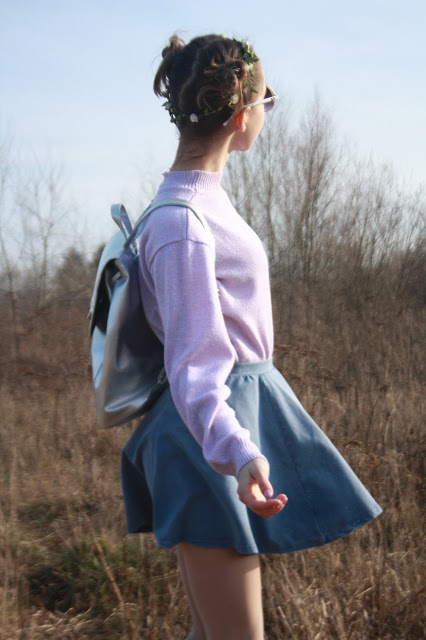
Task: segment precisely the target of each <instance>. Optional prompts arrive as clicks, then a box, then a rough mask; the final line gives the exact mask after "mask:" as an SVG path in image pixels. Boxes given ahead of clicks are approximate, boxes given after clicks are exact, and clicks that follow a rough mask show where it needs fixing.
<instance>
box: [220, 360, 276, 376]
mask: <svg viewBox="0 0 426 640" xmlns="http://www.w3.org/2000/svg"><path fill="white" fill-rule="evenodd" d="M273 368H274V364H273V362H272V358H269V359H268V360H260V362H237V364H234V366H233V367H232V371H231V373H230V374H229V375H230V376H233V375H255V374H261V373H267V372H268V371H272V369H273Z"/></svg>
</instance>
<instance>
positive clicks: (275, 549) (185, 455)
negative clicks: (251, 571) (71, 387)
mask: <svg viewBox="0 0 426 640" xmlns="http://www.w3.org/2000/svg"><path fill="white" fill-rule="evenodd" d="M227 385H228V387H229V388H230V390H231V395H230V398H229V399H228V404H229V405H230V406H231V407H232V408H233V409H234V410H235V412H236V417H237V419H238V421H239V423H240V424H241V425H242V426H243V427H244V428H246V429H248V430H249V431H250V436H251V439H252V440H253V441H254V442H255V443H256V444H257V445H258V446H259V448H260V450H261V451H262V453H263V454H264V455H265V456H266V458H267V459H268V461H269V464H270V481H271V483H272V486H273V487H274V490H275V493H278V492H279V493H285V494H286V495H287V496H288V503H287V504H286V506H285V507H284V509H283V510H282V511H281V512H280V513H278V514H276V515H274V516H272V517H271V518H268V519H266V520H265V519H263V518H261V517H260V516H258V515H256V514H255V513H253V512H252V511H250V510H249V509H247V508H246V507H245V506H244V505H243V504H242V502H240V501H239V499H238V495H237V481H236V479H235V478H234V477H233V476H223V475H220V474H219V473H217V472H216V471H214V470H213V469H212V468H211V467H210V466H209V465H208V464H207V462H206V461H205V460H204V457H203V454H202V450H201V447H200V446H199V445H198V444H197V442H196V441H195V439H194V438H193V436H192V435H191V433H190V432H189V430H188V428H187V427H186V425H185V424H184V422H183V421H182V419H181V418H180V416H179V414H178V412H177V410H176V407H175V405H174V403H173V400H172V397H171V394H170V389H166V391H164V392H163V394H162V395H161V396H160V397H159V399H158V400H157V402H156V403H155V405H154V406H153V407H152V409H151V410H150V411H149V412H148V413H147V415H146V416H145V417H144V418H143V420H142V422H141V424H140V425H139V427H138V428H137V429H136V431H135V432H134V433H133V435H132V436H131V438H130V440H129V441H128V443H127V444H126V445H125V447H124V449H123V454H122V486H123V494H124V503H125V510H126V519H127V527H128V531H129V532H130V533H137V532H151V531H153V532H154V534H155V536H156V539H157V542H158V545H159V546H160V547H173V546H174V545H176V544H178V543H180V542H187V543H189V544H193V545H196V546H200V547H232V548H234V549H236V550H237V551H238V552H240V553H244V554H250V553H286V552H289V551H296V550H297V549H305V548H307V547H314V546H318V545H322V544H325V543H327V542H331V541H332V540H336V539H337V538H340V537H341V536H345V535H347V534H348V533H350V532H351V531H352V530H353V529H355V528H356V527H359V526H361V525H363V524H365V523H366V522H369V521H370V520H372V519H373V518H375V517H376V516H378V515H379V513H381V508H380V506H379V505H378V504H377V503H376V502H375V501H374V500H373V498H372V497H371V495H370V494H369V493H368V491H367V489H366V488H365V487H364V486H363V484H362V483H361V482H360V480H359V479H358V477H357V476H356V475H355V473H354V472H353V471H352V469H351V468H350V467H349V465H348V464H347V462H346V461H345V460H344V459H343V458H342V456H341V455H340V453H339V452H338V451H337V449H336V448H335V447H334V445H333V444H332V443H331V442H330V440H329V439H328V438H327V436H326V435H325V434H324V433H323V432H322V431H321V429H320V428H319V427H318V426H317V425H316V424H315V422H314V421H313V420H312V418H310V416H309V415H308V414H307V413H306V411H305V410H304V409H303V407H302V405H301V404H300V402H299V401H298V399H297V398H296V396H295V395H294V393H293V391H292V390H291V389H290V387H289V385H288V384H287V382H286V381H285V380H284V378H283V377H282V375H281V374H280V373H279V371H278V370H277V369H275V368H274V366H273V364H272V360H268V361H265V362H258V363H254V364H237V365H235V367H234V368H233V370H232V372H231V374H230V376H229V378H228V381H227Z"/></svg>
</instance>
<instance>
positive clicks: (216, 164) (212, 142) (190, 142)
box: [170, 136, 230, 172]
mask: <svg viewBox="0 0 426 640" xmlns="http://www.w3.org/2000/svg"><path fill="white" fill-rule="evenodd" d="M229 153H230V151H229V138H228V137H226V138H225V137H219V136H215V137H214V138H205V139H204V138H189V139H188V138H185V137H184V136H182V138H181V140H180V142H179V146H178V150H177V153H176V158H175V161H174V162H173V164H172V166H171V167H170V170H171V171H195V170H198V171H209V172H220V171H223V169H224V167H225V165H226V163H227V161H228V158H229Z"/></svg>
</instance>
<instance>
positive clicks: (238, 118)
mask: <svg viewBox="0 0 426 640" xmlns="http://www.w3.org/2000/svg"><path fill="white" fill-rule="evenodd" d="M247 111H248V109H242V110H241V111H238V113H236V114H235V116H234V123H235V126H236V127H237V129H239V130H240V131H242V132H243V133H244V131H245V130H246V113H247Z"/></svg>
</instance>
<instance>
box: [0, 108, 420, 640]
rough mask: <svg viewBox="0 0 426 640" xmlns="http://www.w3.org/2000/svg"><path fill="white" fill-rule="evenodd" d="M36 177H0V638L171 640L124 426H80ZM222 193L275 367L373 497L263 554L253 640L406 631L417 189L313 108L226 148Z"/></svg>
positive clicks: (413, 569) (410, 631)
mask: <svg viewBox="0 0 426 640" xmlns="http://www.w3.org/2000/svg"><path fill="white" fill-rule="evenodd" d="M2 148H3V147H1V145H0V152H1V151H2ZM6 160H7V157H6ZM355 160H356V159H355ZM3 165H4V166H6V168H7V163H6V164H5V160H4V159H3V156H2V154H1V153H0V168H1V167H2V166H3ZM0 173H2V175H7V172H5V171H0ZM55 175H56V174H55V173H52V172H47V173H46V172H41V173H40V172H39V173H38V174H37V175H36V178H37V179H36V180H35V181H33V182H32V183H31V184H30V185H27V186H26V188H25V190H24V193H25V194H27V198H26V199H25V200H22V197H21V198H18V199H14V197H13V193H12V192H14V190H15V187H16V185H15V184H14V183H13V185H12V186H13V189H12V186H10V185H9V187H8V185H7V183H3V182H2V181H0V205H1V203H2V202H3V205H4V206H6V205H7V206H8V204H10V207H11V209H10V211H8V212H6V213H8V215H7V216H6V219H12V218H13V220H14V222H15V219H17V220H18V221H19V220H20V221H21V226H22V234H21V235H22V238H23V242H22V244H21V245H19V246H18V247H16V248H15V249H16V251H15V253H14V252H13V251H10V247H9V245H8V244H7V240H8V239H9V236H8V235H7V233H6V229H7V228H6V227H5V226H2V225H0V245H1V249H2V251H1V253H0V267H1V275H2V283H3V288H2V289H0V335H1V343H0V344H1V346H0V411H1V416H2V421H1V426H0V539H1V542H2V544H1V547H0V549H1V553H0V640H3V639H4V640H12V639H19V640H41V639H44V638H46V639H48V638H51V639H54V640H56V639H58V640H59V639H61V640H76V639H78V640H86V639H87V640H89V639H90V640H93V639H99V640H100V639H107V640H127V639H129V640H142V639H150V640H163V639H172V640H181V639H183V638H184V637H185V635H186V634H187V633H188V629H189V624H190V620H189V615H188V610H187V607H186V603H185V598H184V594H183V590H182V587H181V583H180V580H179V576H178V572H177V567H176V558H175V555H174V552H173V551H171V552H163V551H159V550H157V548H156V546H155V541H154V539H153V537H152V536H148V535H145V536H129V535H127V533H126V530H125V522H124V512H123V505H122V498H121V490H120V479H119V467H120V450H121V447H122V445H123V444H124V442H125V441H126V439H127V438H128V437H129V435H130V433H131V430H132V425H128V426H124V427H121V428H118V429H115V430H111V431H107V432H105V431H100V430H99V429H98V427H97V424H96V418H95V413H94V405H93V399H92V391H91V380H90V374H89V372H88V370H87V360H88V351H89V345H88V339H87V323H86V313H87V307H88V297H89V294H90V292H89V287H90V284H91V282H92V279H93V274H92V275H91V267H93V265H90V264H88V263H87V262H86V261H85V260H84V259H83V256H81V255H80V253H79V252H78V251H75V250H73V249H70V250H69V251H68V253H67V254H65V255H64V260H63V263H62V264H61V265H59V266H58V268H57V269H56V272H55V273H53V272H52V270H49V269H47V267H46V265H47V263H49V265H52V264H54V249H56V248H57V245H56V243H54V242H53V241H52V234H50V233H49V234H47V236H46V229H52V227H51V225H52V224H53V223H56V221H57V220H60V219H61V215H62V214H63V213H64V211H65V209H64V207H65V204H64V202H63V201H62V200H61V199H60V198H59V199H55V202H54V203H53V204H54V206H53V208H52V207H50V208H49V207H46V206H45V203H44V202H38V200H37V199H36V200H34V197H33V196H34V194H36V195H37V194H38V193H39V190H37V189H36V190H34V188H30V187H31V186H34V185H38V184H41V185H42V186H44V188H46V187H49V185H50V178H51V176H55ZM5 185H6V186H5ZM21 186H22V185H21ZM23 186H25V185H23ZM227 188H228V190H229V191H230V194H231V198H232V200H233V202H235V203H236V205H237V207H238V210H239V211H240V212H241V213H242V214H243V215H245V217H246V219H247V220H248V222H249V223H250V224H252V226H253V227H254V228H255V229H256V230H257V231H258V233H259V234H260V235H261V237H262V239H263V241H264V245H265V247H266V249H267V251H268V253H269V257H270V262H271V276H272V285H273V300H274V313H275V327H276V350H275V354H274V358H275V364H276V365H277V366H278V368H279V369H280V370H281V371H282V373H283V374H284V376H285V377H286V378H287V379H288V381H289V383H290V384H291V386H292V387H293V389H294V390H295V392H296V393H297V395H298V396H299V398H300V399H301V401H302V403H303V404H304V405H305V407H306V408H307V409H308V411H309V412H310V413H311V415H312V416H313V417H314V419H315V420H316V421H317V422H318V424H319V425H320V426H321V427H322V428H323V430H324V431H325V432H326V433H327V435H328V436H329V437H330V438H331V440H332V441H333V442H334V443H335V444H336V446H337V447H338V449H339V450H340V451H341V452H342V453H343V455H344V456H345V458H346V459H347V460H348V462H349V463H350V464H351V466H352V467H353V469H354V470H355V472H356V473H357V474H358V475H359V476H360V478H361V479H362V481H363V482H364V484H365V485H366V486H367V488H368V489H369V490H370V492H371V493H372V495H373V496H374V497H375V498H376V500H377V501H378V502H379V504H381V506H382V507H383V509H384V513H383V514H382V515H381V516H380V517H379V518H377V519H376V520H375V521H373V522H372V523H370V524H368V525H366V526H365V527H362V528H361V529H358V530H356V531H355V532H353V533H352V534H351V535H350V536H348V537H345V538H342V539H340V540H338V541H336V542H333V543H332V544H329V545H326V546H324V547H320V548H315V549H310V550H307V551H301V552H296V553H291V554H286V555H282V556H270V557H265V558H264V559H263V573H264V583H263V584H264V603H265V622H266V638H267V640H289V639H293V640H330V639H335V640H390V639H394V640H420V639H422V640H423V638H424V626H425V608H424V594H425V583H424V574H425V562H424V556H423V555H422V545H423V537H424V519H423V514H424V497H425V494H424V481H423V478H424V469H423V464H424V462H423V461H424V401H423V384H424V371H423V369H424V326H425V325H424V308H425V306H424V303H425V299H426V295H425V293H424V281H425V264H426V259H425V255H426V252H425V244H424V235H422V229H423V230H424V219H425V209H426V207H425V203H424V194H423V192H422V191H421V190H418V191H416V192H410V193H407V192H405V191H404V190H403V189H401V188H400V184H399V183H398V181H397V180H396V179H395V176H394V175H393V174H392V172H391V171H390V170H389V168H388V167H385V168H384V169H377V168H376V167H374V166H372V164H371V163H366V164H361V165H360V164H359V163H358V162H357V161H353V154H351V153H350V154H349V155H348V154H347V153H346V151H345V150H344V149H343V148H342V147H339V146H338V145H337V143H336V140H335V138H334V137H333V130H332V127H331V122H330V119H329V117H328V115H327V114H326V113H324V112H323V111H322V109H321V105H320V104H319V103H318V102H316V103H314V104H313V105H312V106H311V107H310V110H308V111H307V114H306V116H305V117H304V119H303V120H302V122H301V124H300V126H299V128H297V127H296V128H295V127H292V125H291V123H290V121H289V120H287V119H283V120H282V121H277V122H276V126H274V127H269V128H267V129H266V130H265V135H263V137H262V138H261V140H260V141H259V143H258V144H257V146H255V148H254V155H253V154H252V155H246V154H241V155H239V156H238V159H237V161H236V162H234V161H233V162H231V163H230V166H229V172H228V176H227ZM4 191H5V192H6V196H7V197H5V195H4V193H3V192H4ZM18 191H19V193H21V191H22V189H19V190H18ZM55 193H56V192H55ZM4 203H6V204H4ZM28 203H29V204H30V205H31V207H32V209H31V210H32V211H34V216H33V218H32V226H31V228H30V229H29V228H28V210H29V209H28ZM3 205H2V206H3ZM0 213H2V208H1V206H0ZM12 214H13V215H12ZM54 230H55V231H56V232H57V233H59V231H60V229H59V228H56V227H54ZM29 236H30V238H31V242H32V243H33V244H30V245H28V238H29ZM55 237H56V236H55ZM46 239H47V240H49V242H45V240H46ZM43 242H44V244H43ZM37 243H38V244H37ZM76 245H77V246H81V243H79V242H76ZM28 246H29V248H30V249H32V248H33V249H34V251H31V252H30V256H29V257H30V258H31V260H30V261H29V262H28V261H27V262H25V261H24V257H25V256H26V255H27V249H28ZM40 247H41V249H42V250H40V251H39V249H40ZM8 250H9V251H10V252H9V253H8ZM15 255H16V256H18V257H19V260H18V259H15V260H14V259H13V258H14V256H15ZM33 258H34V260H33ZM24 263H25V264H27V265H28V264H31V269H30V272H26V271H25V270H18V265H21V264H24ZM280 489H282V490H284V491H285V486H284V487H282V488H280Z"/></svg>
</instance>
